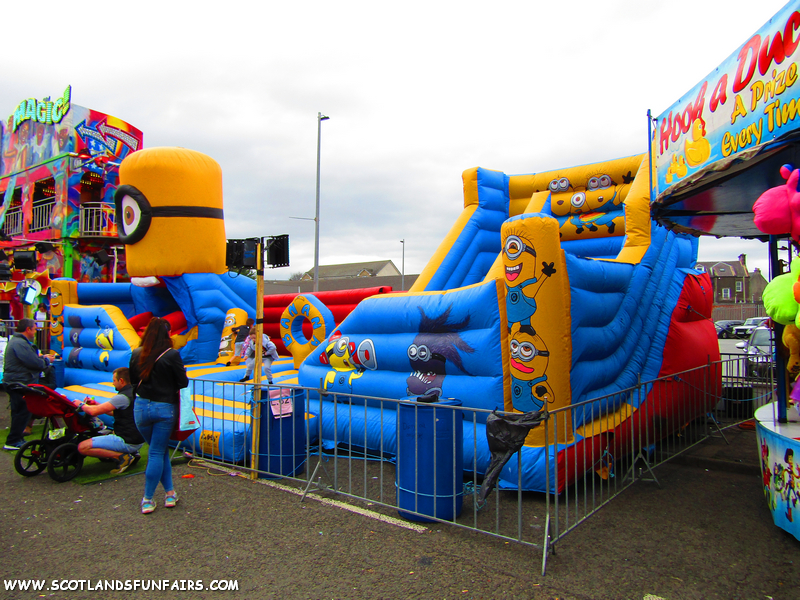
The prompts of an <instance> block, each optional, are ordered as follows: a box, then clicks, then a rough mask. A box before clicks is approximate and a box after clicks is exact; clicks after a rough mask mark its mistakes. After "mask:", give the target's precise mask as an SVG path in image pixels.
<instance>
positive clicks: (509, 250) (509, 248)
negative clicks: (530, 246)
mask: <svg viewBox="0 0 800 600" xmlns="http://www.w3.org/2000/svg"><path fill="white" fill-rule="evenodd" d="M521 250H522V245H521V240H520V239H519V238H518V237H517V236H514V235H512V236H509V238H508V239H507V240H506V254H508V256H509V257H510V258H516V257H517V256H519V253H520V251H521Z"/></svg>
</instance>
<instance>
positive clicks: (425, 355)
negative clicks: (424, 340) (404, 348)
mask: <svg viewBox="0 0 800 600" xmlns="http://www.w3.org/2000/svg"><path fill="white" fill-rule="evenodd" d="M417 357H418V358H419V360H428V359H429V358H430V357H431V356H430V352H429V350H428V347H427V346H424V345H423V346H419V348H418V354H417Z"/></svg>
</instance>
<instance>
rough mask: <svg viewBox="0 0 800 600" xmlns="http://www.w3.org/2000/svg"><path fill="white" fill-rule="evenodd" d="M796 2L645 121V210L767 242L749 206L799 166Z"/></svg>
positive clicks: (676, 223)
mask: <svg viewBox="0 0 800 600" xmlns="http://www.w3.org/2000/svg"><path fill="white" fill-rule="evenodd" d="M799 11H800V0H794V1H792V2H790V3H789V4H787V5H786V6H785V7H784V8H783V9H781V10H780V11H779V12H778V13H777V14H776V15H775V16H774V17H772V19H770V20H769V22H767V23H766V24H765V25H764V26H763V27H761V28H760V29H759V30H758V31H757V32H756V33H755V34H753V36H751V37H750V39H748V40H747V41H746V42H745V43H744V44H742V45H741V46H740V47H739V48H738V49H737V50H736V51H735V52H734V53H733V54H731V55H730V56H729V57H728V58H727V59H726V60H725V61H724V62H723V63H722V64H721V65H720V66H719V67H717V68H716V69H714V70H713V71H712V72H711V73H710V74H709V75H708V76H707V77H706V78H705V79H704V80H703V81H701V82H700V83H698V84H697V85H696V86H695V87H694V88H693V89H692V90H691V91H690V92H689V93H688V94H686V95H685V96H684V97H682V98H681V99H680V100H678V101H677V102H675V103H674V104H673V105H672V106H670V107H669V108H668V109H667V110H665V111H664V112H663V113H662V114H661V115H659V116H658V117H656V118H654V119H651V127H650V156H651V164H653V165H654V169H653V174H652V190H651V191H652V194H651V198H652V206H651V208H652V214H653V217H654V218H655V219H657V220H658V221H659V222H660V223H662V224H663V225H665V226H667V227H669V228H672V229H676V230H678V231H686V232H689V233H694V234H711V235H716V236H735V237H744V238H758V239H762V240H766V239H767V236H765V235H764V234H763V233H761V232H760V231H759V230H758V229H756V227H755V225H753V212H752V207H753V203H754V202H755V201H756V199H758V197H759V196H760V195H761V194H762V193H763V192H764V191H766V190H767V189H769V188H771V187H775V186H778V185H782V184H783V183H785V182H784V180H783V179H782V178H781V176H780V167H781V165H784V164H787V163H788V164H792V165H795V166H800V72H798V64H797V62H795V61H796V60H797V58H798V56H800V52H798V47H799V46H800V31H798V30H799V29H800V12H799Z"/></svg>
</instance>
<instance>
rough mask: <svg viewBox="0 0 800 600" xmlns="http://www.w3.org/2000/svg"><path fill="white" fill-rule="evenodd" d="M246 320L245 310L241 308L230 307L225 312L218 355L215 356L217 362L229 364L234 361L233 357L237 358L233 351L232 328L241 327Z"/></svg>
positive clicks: (233, 338) (234, 337)
mask: <svg viewBox="0 0 800 600" xmlns="http://www.w3.org/2000/svg"><path fill="white" fill-rule="evenodd" d="M246 322H247V312H246V311H245V310H243V309H241V308H231V309H229V310H228V312H227V313H225V321H224V323H223V324H222V334H221V336H220V340H219V355H218V356H217V360H216V363H217V364H220V365H225V364H229V363H231V362H232V361H234V359H235V358H237V356H236V351H235V350H236V345H235V341H236V332H235V331H234V328H238V327H241V326H243V325H244V324H245V323H246ZM238 358H241V357H238ZM234 362H235V361H234ZM237 364H238V363H237Z"/></svg>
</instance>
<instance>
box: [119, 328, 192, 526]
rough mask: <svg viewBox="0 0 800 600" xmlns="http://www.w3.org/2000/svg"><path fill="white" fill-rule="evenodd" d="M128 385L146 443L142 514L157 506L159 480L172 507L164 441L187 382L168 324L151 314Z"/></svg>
mask: <svg viewBox="0 0 800 600" xmlns="http://www.w3.org/2000/svg"><path fill="white" fill-rule="evenodd" d="M130 373H131V385H132V386H133V389H134V391H135V393H136V396H137V397H136V402H135V404H134V408H133V416H134V419H135V420H136V427H137V428H138V429H139V431H140V432H141V434H142V437H144V439H145V440H146V441H147V444H148V445H149V453H148V456H147V468H146V469H145V472H144V498H142V513H143V514H147V513H151V512H153V511H154V510H155V509H156V505H155V502H154V501H153V494H155V491H156V488H157V487H158V483H159V482H161V485H162V486H163V487H164V491H165V492H166V499H165V501H164V506H165V507H167V508H172V507H173V506H175V504H177V502H178V495H177V494H176V493H175V488H174V487H173V485H172V463H171V462H170V457H169V449H168V448H167V443H168V442H169V438H170V435H171V433H172V430H173V428H174V426H175V421H176V419H177V418H178V407H179V401H180V400H179V399H180V390H181V388H185V387H186V386H188V385H189V378H188V377H187V376H186V367H184V366H183V361H182V360H181V355H180V353H179V352H178V351H177V350H174V349H173V348H172V339H170V337H169V324H168V323H167V321H165V320H164V319H160V318H158V317H154V318H153V319H151V320H150V323H149V324H148V325H147V329H145V330H144V334H142V345H141V346H140V347H139V348H137V349H136V350H134V351H133V353H132V354H131V363H130Z"/></svg>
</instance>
